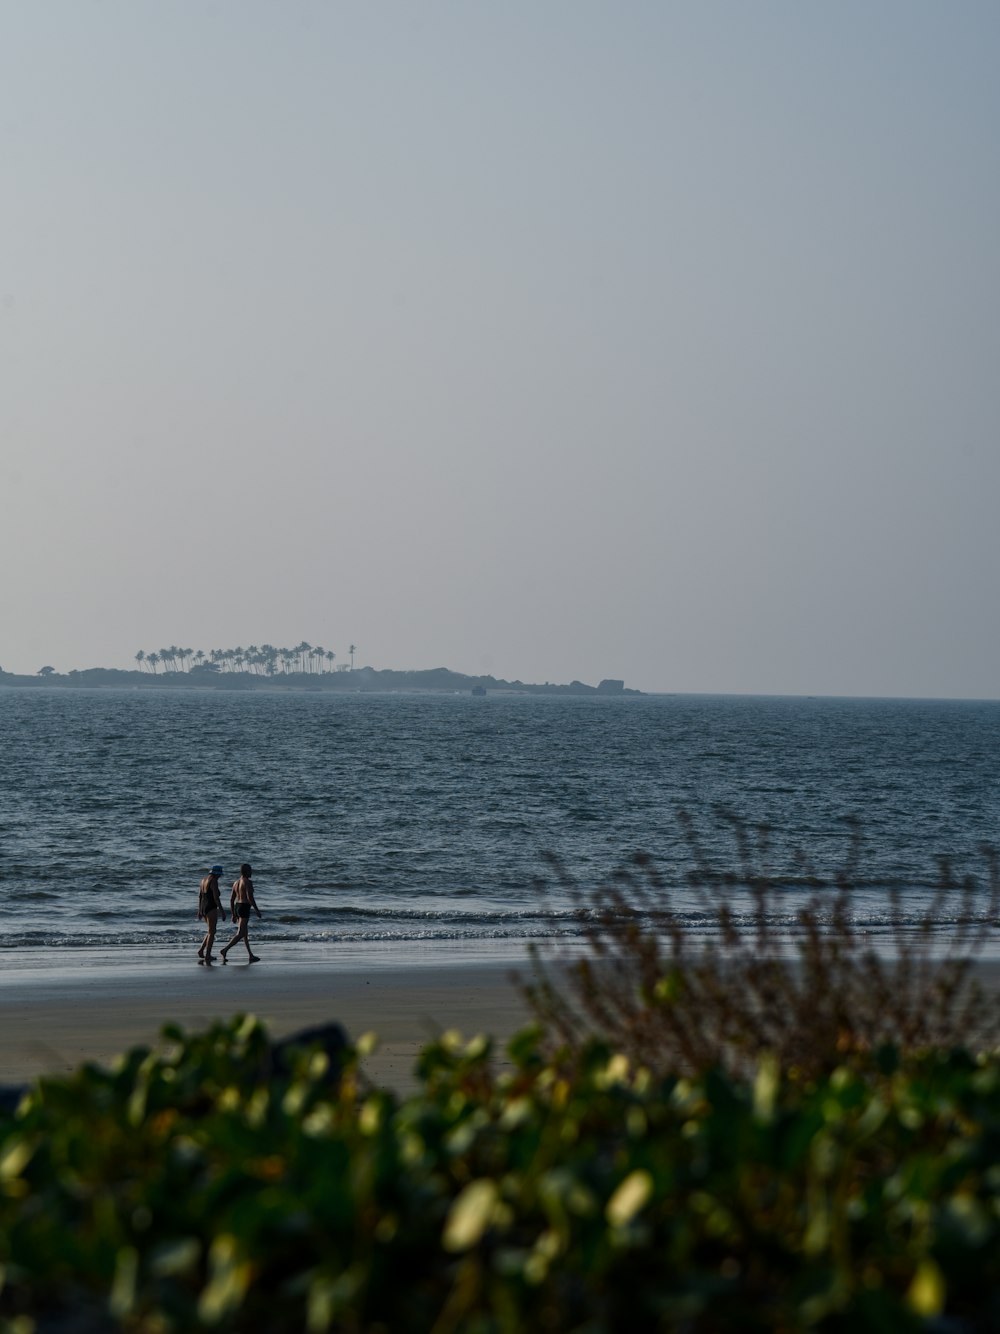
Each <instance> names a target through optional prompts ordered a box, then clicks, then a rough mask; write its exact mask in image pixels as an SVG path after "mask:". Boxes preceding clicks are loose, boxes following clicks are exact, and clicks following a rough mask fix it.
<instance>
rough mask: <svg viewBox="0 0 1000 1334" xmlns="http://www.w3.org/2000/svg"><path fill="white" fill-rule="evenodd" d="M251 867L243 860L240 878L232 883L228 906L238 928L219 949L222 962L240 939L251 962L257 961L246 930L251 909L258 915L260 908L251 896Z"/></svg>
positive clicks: (225, 960)
mask: <svg viewBox="0 0 1000 1334" xmlns="http://www.w3.org/2000/svg"><path fill="white" fill-rule="evenodd" d="M252 876H253V867H252V866H251V865H250V863H249V862H244V863H243V865H242V866H241V867H240V878H239V880H237V881H236V883H235V884H234V885H233V892H232V893H231V894H230V896H229V906H230V908H231V909H232V914H233V921H234V922H239V924H240V925H239V929H238V931H237V932H236V935H235V936H233V938H232V940H231V941H230V942H229V944H228V945H226V946H225V947H224V948H223V949H221V950H220V951H219V953H220V954H221V955H222V962H223V963H227V962H228V960H227V959H226V955H227V954H228V953H229V951H230V950H231V949H232V948H233V946H234V945H235V944H236V943H237V941H240V940H242V941H243V944H244V945H245V946H246V947H247V954H249V956H250V962H251V963H257V962H258V958H257V955H256V954H254V952H253V950H252V949H251V948H250V937H249V935H248V934H247V931H248V929H249V926H250V911H251V909H252V910H253V911H254V912H255V913H256V914H257V916H258V917H259V916H260V909H259V908H258V907H257V900H256V899H255V898H254V896H253V880H252V878H251V877H252Z"/></svg>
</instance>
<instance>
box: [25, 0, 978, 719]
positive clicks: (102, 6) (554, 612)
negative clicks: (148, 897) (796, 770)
mask: <svg viewBox="0 0 1000 1334" xmlns="http://www.w3.org/2000/svg"><path fill="white" fill-rule="evenodd" d="M998 69H1000V5H997V4H996V2H995V0H984V2H983V3H975V2H974V0H961V2H957V3H952V4H945V3H940V2H939V0H934V2H933V3H926V2H924V0H881V2H879V0H874V2H873V0H837V3H835V4H833V3H831V4H806V3H802V0H788V2H787V3H784V2H778V0H760V3H747V0H731V2H729V3H726V2H725V0H718V2H714V3H713V2H712V0H706V2H705V3H702V0H691V2H690V3H685V4H679V3H669V0H657V2H656V3H645V2H644V0H633V2H632V3H624V4H620V3H611V2H610V0H607V2H606V3H600V4H597V3H589V2H588V0H530V2H529V0H505V3H503V4H488V3H484V2H483V0H465V2H463V3H423V2H421V3H414V0H405V2H404V0H399V2H398V3H361V0H358V2H357V3H343V4H339V3H332V2H331V0H324V2H323V3H319V2H313V0H300V2H299V3H296V2H295V0H280V2H279V0H267V2H266V3H265V2H263V0H197V2H196V0H176V2H172V3H167V2H166V0H94V2H91V0H44V3H42V2H39V0H0V162H2V164H3V169H2V172H0V238H2V245H0V570H2V576H0V665H2V666H3V667H4V668H6V669H7V670H9V671H28V672H34V671H36V670H37V669H38V668H39V667H40V666H42V665H43V664H51V665H53V666H55V667H56V668H57V669H58V670H67V669H69V668H71V667H87V666H93V665H106V666H131V665H133V661H132V660H133V655H134V654H135V652H136V651H137V650H138V649H140V648H142V649H146V650H152V649H157V648H159V647H161V646H162V645H171V644H178V645H181V646H188V647H192V648H195V649H197V648H202V649H206V650H207V649H209V648H211V647H230V646H233V645H236V644H242V645H246V644H249V643H256V644H260V643H263V642H270V643H272V644H276V645H283V644H294V643H297V642H298V641H299V640H301V639H302V638H305V639H307V640H310V641H311V642H312V643H314V644H315V643H317V642H318V643H322V644H323V646H324V647H326V648H328V649H332V650H333V651H334V652H336V653H337V655H338V659H341V660H344V659H346V654H347V647H348V645H349V644H350V643H351V642H354V643H355V644H357V646H358V654H357V658H356V661H357V663H358V664H359V665H361V664H365V663H367V664H370V665H372V666H375V667H399V668H421V667H433V666H439V665H440V666H448V667H452V668H454V669H456V670H458V671H465V672H472V673H478V672H481V671H488V672H492V673H494V674H495V675H498V676H505V677H519V678H521V679H522V680H526V681H545V680H550V681H567V680H570V679H571V678H573V677H579V678H581V679H583V680H585V681H590V682H594V683H596V681H598V680H599V679H600V678H601V677H605V676H616V677H619V676H620V677H624V678H625V679H626V681H627V683H628V684H630V685H633V686H637V687H639V688H641V689H646V690H667V691H671V690H677V691H738V692H743V691H748V692H769V693H770V692H774V693H785V692H791V693H816V694H821V693H822V694H888V695H894V694H899V695H914V694H916V695H921V694H926V695H955V696H964V695H973V696H987V697H996V696H1000V618H998V614H997V583H998V572H1000V571H998V565H1000V560H998V558H1000V528H998V523H997V515H996V511H997V508H998V505H1000V335H998V330H1000V243H998V239H1000V78H998V75H997V71H998Z"/></svg>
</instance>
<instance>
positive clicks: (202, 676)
mask: <svg viewBox="0 0 1000 1334" xmlns="http://www.w3.org/2000/svg"><path fill="white" fill-rule="evenodd" d="M2 686H18V687H24V686H27V687H30V688H37V687H49V688H52V687H55V688H61V689H68V690H72V689H81V688H87V689H95V688H96V689H102V688H104V689H107V688H114V687H117V688H119V689H121V688H122V687H126V688H129V689H147V690H148V689H156V688H159V689H168V690H185V689H193V688H198V689H202V690H204V689H208V690H221V691H240V690H299V691H301V690H310V691H321V692H324V693H329V692H334V693H337V694H352V695H354V694H376V693H386V692H393V691H395V692H398V691H426V692H428V693H435V694H471V695H488V694H507V695H510V694H515V695H598V696H601V697H604V698H606V697H609V696H612V697H614V696H622V695H641V694H642V693H643V692H642V691H641V690H633V689H630V688H628V687H626V685H625V683H624V681H620V680H604V681H601V682H600V683H599V684H598V685H596V686H593V685H587V684H586V683H585V682H583V681H571V682H570V683H569V684H568V685H555V684H552V683H551V682H548V681H546V682H545V684H544V685H539V684H537V683H535V684H532V683H526V682H524V681H505V680H502V679H499V678H497V677H494V676H467V675H465V674H464V673H463V672H453V671H450V670H449V669H448V668H447V667H431V668H428V669H427V670H424V671H415V672H405V671H395V670H393V669H391V668H386V669H384V670H381V671H379V670H376V669H375V668H374V667H358V668H355V669H354V670H352V671H338V672H276V673H274V674H272V675H268V674H266V673H256V672H232V671H219V670H216V669H215V668H213V667H209V666H201V667H192V668H191V670H190V671H185V672H176V671H175V672H156V673H151V672H148V671H145V672H144V671H134V670H123V669H119V668H117V667H88V668H86V669H85V670H83V671H71V672H49V673H47V674H46V675H41V674H37V675H35V676H25V675H20V674H18V673H16V672H3V671H0V687H2Z"/></svg>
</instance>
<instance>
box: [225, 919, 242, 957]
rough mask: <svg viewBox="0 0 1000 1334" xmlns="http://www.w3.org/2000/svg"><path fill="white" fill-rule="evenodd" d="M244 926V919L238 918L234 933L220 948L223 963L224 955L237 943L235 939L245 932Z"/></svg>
mask: <svg viewBox="0 0 1000 1334" xmlns="http://www.w3.org/2000/svg"><path fill="white" fill-rule="evenodd" d="M246 928H247V924H246V921H245V920H244V919H243V918H240V922H239V926H238V927H237V929H236V935H235V936H233V938H232V940H231V941H229V943H228V944H227V945H223V947H222V949H221V950H219V953H220V954H221V955H222V962H223V963H225V962H226V955H227V954H228V953H229V951H230V950H231V949H232V948H233V946H234V945H235V944H236V943H237V941H238V940H239V939H240V938H241V937H242V936H243V935H244V934H245V933H246Z"/></svg>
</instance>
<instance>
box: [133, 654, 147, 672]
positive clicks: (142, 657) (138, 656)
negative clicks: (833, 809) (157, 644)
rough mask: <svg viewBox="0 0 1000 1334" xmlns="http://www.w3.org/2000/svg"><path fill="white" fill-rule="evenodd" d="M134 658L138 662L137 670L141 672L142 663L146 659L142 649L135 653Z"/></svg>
mask: <svg viewBox="0 0 1000 1334" xmlns="http://www.w3.org/2000/svg"><path fill="white" fill-rule="evenodd" d="M135 660H136V662H137V663H138V664H139V671H140V672H141V671H142V664H143V663H144V662H145V661H146V655H145V653H143V651H142V649H140V650H139V652H138V653H137V654H136V655H135Z"/></svg>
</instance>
